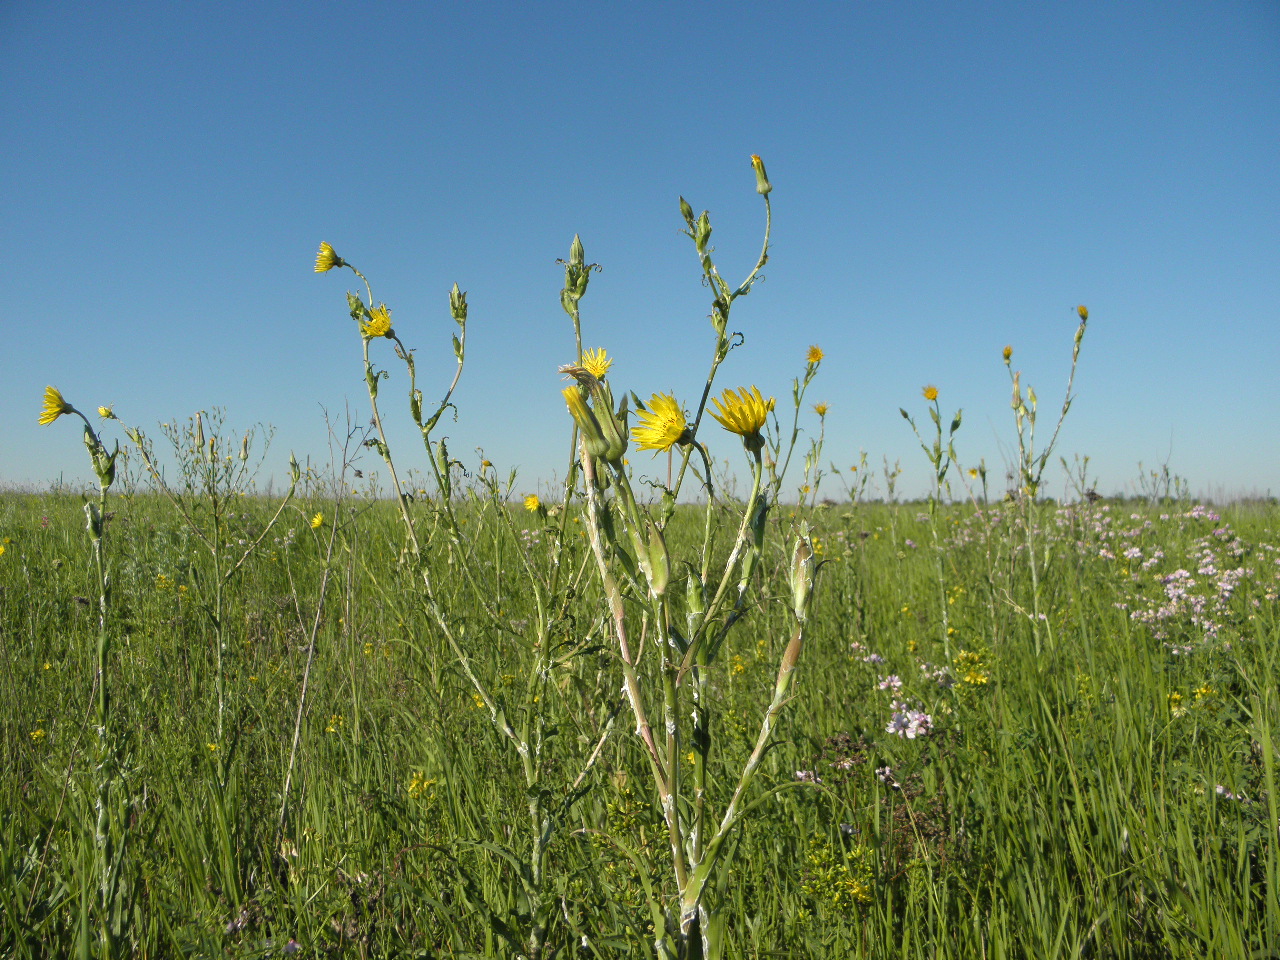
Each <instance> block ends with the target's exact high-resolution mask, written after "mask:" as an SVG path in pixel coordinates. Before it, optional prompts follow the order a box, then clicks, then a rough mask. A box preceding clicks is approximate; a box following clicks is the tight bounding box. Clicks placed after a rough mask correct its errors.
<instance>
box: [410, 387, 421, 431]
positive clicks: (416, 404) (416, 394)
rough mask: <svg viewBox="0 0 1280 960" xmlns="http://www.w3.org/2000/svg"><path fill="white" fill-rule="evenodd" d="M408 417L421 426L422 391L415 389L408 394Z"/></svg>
mask: <svg viewBox="0 0 1280 960" xmlns="http://www.w3.org/2000/svg"><path fill="white" fill-rule="evenodd" d="M409 415H410V416H411V417H413V422H414V423H416V424H417V425H418V426H422V391H421V390H417V389H415V390H414V391H413V392H412V393H411V394H409Z"/></svg>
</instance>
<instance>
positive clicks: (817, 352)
mask: <svg viewBox="0 0 1280 960" xmlns="http://www.w3.org/2000/svg"><path fill="white" fill-rule="evenodd" d="M825 356H826V354H825V353H823V352H822V348H821V347H820V346H818V345H817V344H816V343H815V344H814V345H813V346H811V347H810V348H809V352H808V353H807V354H805V360H806V361H807V362H808V363H821V362H822V358H823V357H825Z"/></svg>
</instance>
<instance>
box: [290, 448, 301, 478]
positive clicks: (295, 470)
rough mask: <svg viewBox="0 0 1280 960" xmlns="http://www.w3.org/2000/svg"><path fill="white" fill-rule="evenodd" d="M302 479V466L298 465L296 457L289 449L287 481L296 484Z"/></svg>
mask: <svg viewBox="0 0 1280 960" xmlns="http://www.w3.org/2000/svg"><path fill="white" fill-rule="evenodd" d="M300 479H302V468H301V467H299V466H298V458H297V457H295V456H294V455H293V451H289V482H290V483H291V484H296V483H297V482H298V481H299V480H300Z"/></svg>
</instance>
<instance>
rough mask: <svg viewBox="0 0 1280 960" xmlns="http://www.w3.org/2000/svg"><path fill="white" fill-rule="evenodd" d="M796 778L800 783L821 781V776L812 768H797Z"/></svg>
mask: <svg viewBox="0 0 1280 960" xmlns="http://www.w3.org/2000/svg"><path fill="white" fill-rule="evenodd" d="M796 780H797V781H799V782H800V783H821V782H822V778H821V777H820V776H818V775H817V774H816V773H814V772H813V771H812V770H797V771H796Z"/></svg>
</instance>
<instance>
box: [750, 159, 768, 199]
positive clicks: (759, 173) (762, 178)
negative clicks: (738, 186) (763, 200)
mask: <svg viewBox="0 0 1280 960" xmlns="http://www.w3.org/2000/svg"><path fill="white" fill-rule="evenodd" d="M751 169H752V170H754V171H755V172H756V193H758V194H760V195H761V196H768V195H769V191H770V190H772V189H773V185H772V184H770V183H769V176H768V174H766V173H765V172H764V161H763V160H761V159H760V158H759V157H758V156H757V155H756V154H754V153H753V154H752V155H751Z"/></svg>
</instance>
